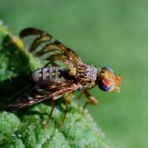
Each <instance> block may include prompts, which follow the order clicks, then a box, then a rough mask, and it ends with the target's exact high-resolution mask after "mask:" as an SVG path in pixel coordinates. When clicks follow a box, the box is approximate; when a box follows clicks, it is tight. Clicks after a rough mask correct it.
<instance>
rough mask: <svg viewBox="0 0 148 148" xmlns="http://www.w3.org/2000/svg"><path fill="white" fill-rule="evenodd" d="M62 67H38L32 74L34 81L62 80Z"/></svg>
mask: <svg viewBox="0 0 148 148" xmlns="http://www.w3.org/2000/svg"><path fill="white" fill-rule="evenodd" d="M60 71H61V69H60V68H59V67H43V68H41V69H37V70H36V71H35V72H33V73H32V75H31V80H32V81H33V82H39V81H41V80H54V81H57V80H60V79H61V74H60Z"/></svg>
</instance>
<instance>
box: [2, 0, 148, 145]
mask: <svg viewBox="0 0 148 148" xmlns="http://www.w3.org/2000/svg"><path fill="white" fill-rule="evenodd" d="M147 6H148V1H146V0H139V1H138V0H91V1H90V0H73V1H72V0H44V1H43V0H25V1H20V0H13V1H10V0H4V1H3V0H0V19H1V20H3V22H4V24H7V26H8V27H9V30H11V31H13V33H15V34H18V33H19V31H20V30H21V29H23V28H25V27H29V26H32V27H38V28H40V29H43V30H45V31H48V32H49V33H50V34H52V35H53V36H54V37H56V38H57V39H59V40H60V41H62V42H64V43H65V44H66V45H67V46H69V47H71V48H72V49H74V50H75V51H76V52H78V54H79V55H80V56H81V58H82V59H83V60H84V61H85V62H86V63H88V64H94V65H95V66H110V67H111V68H112V69H114V71H115V72H116V73H121V76H122V77H123V83H122V87H121V92H120V93H108V94H106V93H103V92H101V91H100V90H98V88H97V87H96V88H94V89H92V91H91V92H92V94H93V95H94V96H95V97H96V98H98V99H99V100H100V104H99V105H97V106H95V107H92V106H89V107H88V109H89V111H90V112H91V114H92V116H93V117H94V120H95V121H96V122H97V123H98V125H99V126H100V127H101V128H102V130H103V131H104V132H105V133H106V136H107V137H108V139H110V141H111V143H112V144H113V145H114V146H115V147H117V148H146V147H147V146H148V140H147V138H148V115H147V114H148V101H147V93H148V90H147V81H148V59H147V58H148V8H147ZM83 100H84V99H83ZM92 138H93V137H92Z"/></svg>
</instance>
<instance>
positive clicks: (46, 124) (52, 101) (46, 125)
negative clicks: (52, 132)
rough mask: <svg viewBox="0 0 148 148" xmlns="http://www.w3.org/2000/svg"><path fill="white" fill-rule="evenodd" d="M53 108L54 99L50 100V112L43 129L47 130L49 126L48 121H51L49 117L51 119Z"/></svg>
mask: <svg viewBox="0 0 148 148" xmlns="http://www.w3.org/2000/svg"><path fill="white" fill-rule="evenodd" d="M54 108H55V105H54V99H53V98H52V99H51V111H50V114H49V117H48V120H47V121H46V123H45V124H44V127H45V128H48V125H49V122H50V120H51V117H52V114H53V111H54Z"/></svg>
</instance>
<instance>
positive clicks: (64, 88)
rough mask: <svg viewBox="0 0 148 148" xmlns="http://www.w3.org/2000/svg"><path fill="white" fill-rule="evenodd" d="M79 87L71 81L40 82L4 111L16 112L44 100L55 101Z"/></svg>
mask: <svg viewBox="0 0 148 148" xmlns="http://www.w3.org/2000/svg"><path fill="white" fill-rule="evenodd" d="M80 87H81V85H76V84H73V83H72V82H71V81H64V82H49V81H41V82H39V83H37V84H36V85H35V86H34V87H33V88H32V90H31V91H30V92H28V93H27V94H25V95H24V96H22V97H20V98H19V100H17V102H16V103H14V104H10V105H8V106H7V108H6V110H7V111H11V110H16V109H19V108H24V107H27V106H31V105H34V104H37V103H39V102H42V101H44V100H47V99H49V100H53V101H54V100H56V99H59V98H60V97H62V96H63V95H65V94H66V93H71V92H74V91H75V90H77V89H79V88H80Z"/></svg>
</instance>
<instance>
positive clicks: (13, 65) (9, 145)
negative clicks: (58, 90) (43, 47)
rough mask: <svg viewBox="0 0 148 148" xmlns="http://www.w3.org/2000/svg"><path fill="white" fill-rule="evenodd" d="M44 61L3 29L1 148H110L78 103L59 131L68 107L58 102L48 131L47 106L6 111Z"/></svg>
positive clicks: (0, 37)
mask: <svg viewBox="0 0 148 148" xmlns="http://www.w3.org/2000/svg"><path fill="white" fill-rule="evenodd" d="M42 66H43V64H42V61H41V60H39V59H37V58H35V57H33V56H32V55H31V54H30V53H29V52H27V51H26V50H25V48H24V46H23V43H22V41H21V40H20V39H19V38H17V37H15V36H13V35H12V34H11V33H10V32H9V31H8V30H7V28H6V27H5V26H3V25H2V24H1V25H0V92H1V94H0V108H1V112H0V147H6V148H110V147H112V146H111V145H110V144H109V142H108V140H107V139H106V137H105V135H104V133H103V132H102V131H101V129H100V128H99V127H98V126H97V125H96V123H95V122H94V121H93V119H92V117H91V116H90V115H89V113H88V112H87V110H86V111H85V113H82V110H81V107H80V106H79V105H77V103H76V100H72V101H71V102H70V109H69V112H68V114H67V116H66V119H65V120H64V123H63V126H62V127H60V126H59V125H60V123H61V120H62V117H63V115H64V108H65V105H64V103H63V102H62V101H64V98H61V99H59V100H58V101H57V102H56V104H57V105H56V108H55V110H54V112H53V116H52V118H51V119H50V122H49V125H48V127H46V128H45V126H43V123H46V122H47V120H48V118H49V113H50V110H51V106H50V103H48V100H47V101H46V102H43V103H40V104H37V105H34V106H31V107H27V108H25V109H21V110H18V111H15V112H6V111H4V109H5V107H6V106H7V105H8V104H10V103H12V102H13V101H14V100H15V99H17V97H16V96H17V95H20V94H23V93H24V91H27V88H28V85H29V82H28V81H26V77H27V76H28V75H29V74H30V73H31V72H33V71H34V70H35V69H37V68H39V67H42Z"/></svg>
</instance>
